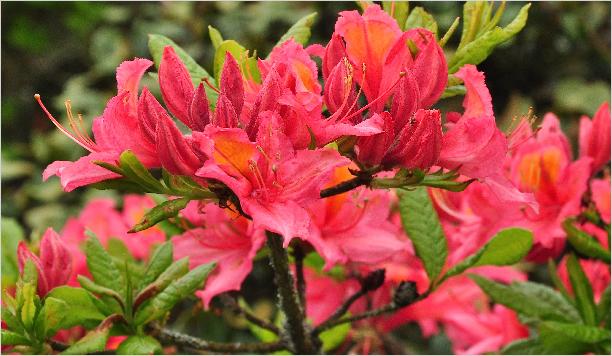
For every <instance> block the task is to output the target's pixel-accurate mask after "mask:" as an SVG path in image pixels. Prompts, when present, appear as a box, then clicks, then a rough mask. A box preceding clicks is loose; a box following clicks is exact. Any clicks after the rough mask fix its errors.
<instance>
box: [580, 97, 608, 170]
mask: <svg viewBox="0 0 612 356" xmlns="http://www.w3.org/2000/svg"><path fill="white" fill-rule="evenodd" d="M579 144H580V146H579V147H580V157H591V158H592V159H593V162H592V163H591V171H592V172H593V173H596V172H597V171H599V170H600V169H601V168H602V167H603V166H605V165H606V164H607V163H609V162H610V106H609V105H608V103H603V104H601V106H600V107H599V109H597V112H596V113H595V116H593V120H590V119H589V118H588V117H587V116H583V117H581V118H580V136H579Z"/></svg>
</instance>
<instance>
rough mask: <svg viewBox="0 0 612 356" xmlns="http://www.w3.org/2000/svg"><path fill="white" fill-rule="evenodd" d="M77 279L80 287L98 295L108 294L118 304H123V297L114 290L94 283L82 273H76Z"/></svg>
mask: <svg viewBox="0 0 612 356" xmlns="http://www.w3.org/2000/svg"><path fill="white" fill-rule="evenodd" d="M77 280H78V281H79V284H81V287H83V288H84V289H86V290H88V291H89V292H91V293H94V294H97V295H100V296H108V297H111V298H114V299H115V300H116V301H117V302H118V303H119V304H123V298H122V297H121V296H120V295H119V293H117V292H115V291H114V290H112V289H110V288H106V287H103V286H101V285H99V284H96V283H95V282H94V281H92V280H91V279H89V278H87V277H85V276H83V275H78V276H77Z"/></svg>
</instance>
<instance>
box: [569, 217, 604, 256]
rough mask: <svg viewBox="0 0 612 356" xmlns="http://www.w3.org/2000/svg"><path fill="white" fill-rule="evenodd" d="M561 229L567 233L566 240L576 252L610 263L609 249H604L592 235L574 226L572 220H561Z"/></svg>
mask: <svg viewBox="0 0 612 356" xmlns="http://www.w3.org/2000/svg"><path fill="white" fill-rule="evenodd" d="M563 230H565V233H566V234H567V241H569V243H570V244H571V245H572V247H573V248H574V249H575V250H576V251H578V253H580V254H582V255H584V256H586V257H592V258H597V259H599V260H602V261H604V262H607V263H610V251H607V250H606V249H604V248H603V247H602V246H601V244H600V243H599V242H598V241H597V240H596V239H595V238H594V237H592V236H591V235H589V234H587V233H586V232H584V231H582V230H580V229H578V228H577V227H576V226H574V223H573V222H572V220H570V219H567V220H565V221H564V222H563Z"/></svg>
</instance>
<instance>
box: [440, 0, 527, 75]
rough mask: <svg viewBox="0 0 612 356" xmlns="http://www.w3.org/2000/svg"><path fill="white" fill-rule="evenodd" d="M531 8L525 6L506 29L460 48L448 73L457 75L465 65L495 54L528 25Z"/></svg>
mask: <svg viewBox="0 0 612 356" xmlns="http://www.w3.org/2000/svg"><path fill="white" fill-rule="evenodd" d="M530 6H531V4H527V5H525V6H523V7H522V8H521V10H520V11H519V13H518V15H517V16H516V17H515V18H514V20H512V22H511V23H509V24H508V25H507V26H506V27H504V28H501V27H495V28H493V29H492V30H490V31H487V32H485V33H484V34H482V35H481V36H479V37H478V38H476V39H474V40H473V41H471V42H469V43H467V44H466V45H465V46H464V47H459V49H458V50H457V52H455V54H454V55H453V57H452V58H451V59H450V60H449V63H448V72H449V73H455V72H456V71H457V70H459V68H461V66H463V65H464V64H479V63H481V62H482V61H484V60H485V59H486V58H487V57H488V56H489V55H490V54H491V52H493V49H494V48H495V47H497V46H498V45H500V44H502V43H503V42H506V41H507V40H509V39H510V38H512V37H513V36H514V35H516V34H517V33H519V32H520V31H521V30H522V29H523V27H525V24H526V23H527V15H528V12H529V7H530ZM464 30H465V27H464ZM464 33H465V32H464ZM462 38H463V36H462Z"/></svg>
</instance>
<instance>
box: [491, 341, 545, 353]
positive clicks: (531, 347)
mask: <svg viewBox="0 0 612 356" xmlns="http://www.w3.org/2000/svg"><path fill="white" fill-rule="evenodd" d="M543 350H544V348H543V346H542V343H541V342H540V339H538V338H529V339H520V340H516V341H513V342H511V343H510V344H508V345H506V346H505V347H504V348H503V349H502V350H501V353H502V354H504V355H541V354H542V353H543Z"/></svg>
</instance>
